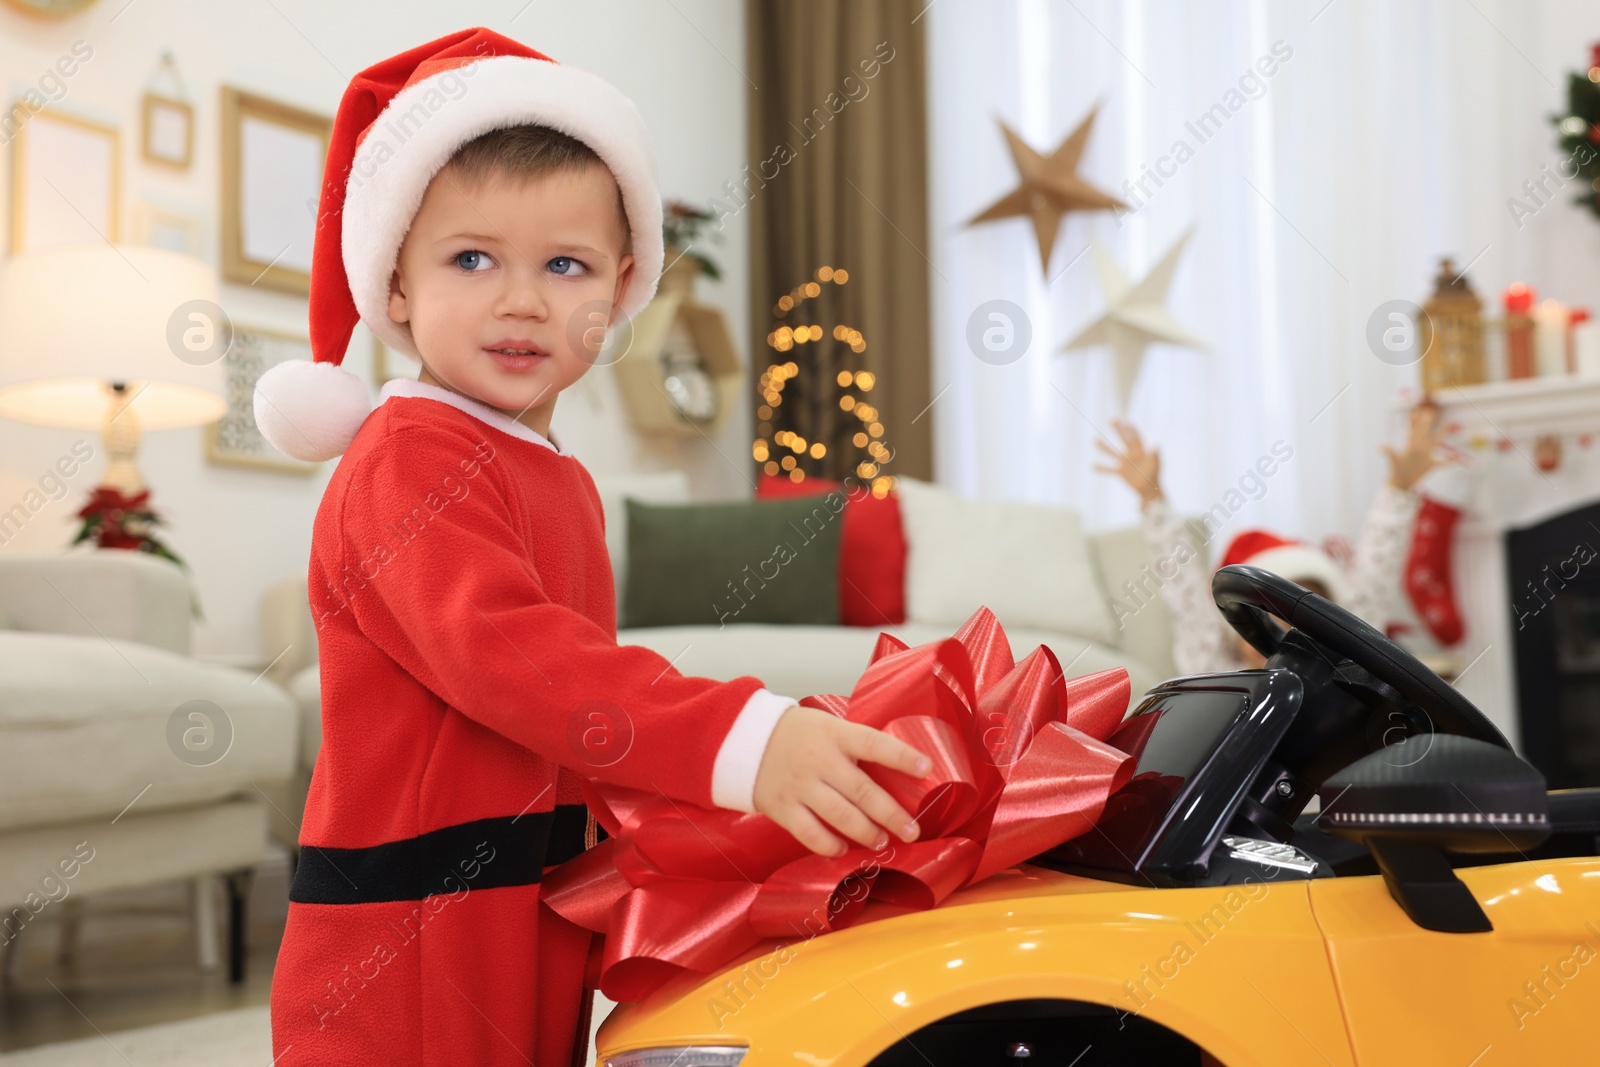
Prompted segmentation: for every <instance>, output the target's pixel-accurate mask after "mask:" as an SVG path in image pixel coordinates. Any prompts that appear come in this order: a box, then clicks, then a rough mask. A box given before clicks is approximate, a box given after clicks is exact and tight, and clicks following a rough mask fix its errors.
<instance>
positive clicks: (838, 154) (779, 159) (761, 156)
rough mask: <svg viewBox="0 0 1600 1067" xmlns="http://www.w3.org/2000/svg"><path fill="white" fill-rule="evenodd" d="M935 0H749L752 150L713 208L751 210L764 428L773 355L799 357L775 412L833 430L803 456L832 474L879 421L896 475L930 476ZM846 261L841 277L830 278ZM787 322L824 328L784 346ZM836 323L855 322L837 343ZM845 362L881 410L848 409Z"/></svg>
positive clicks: (755, 363)
mask: <svg viewBox="0 0 1600 1067" xmlns="http://www.w3.org/2000/svg"><path fill="white" fill-rule="evenodd" d="M925 2H926V0H878V2H873V3H852V2H847V0H804V2H801V0H748V3H747V18H746V25H747V27H748V63H747V67H746V69H747V70H748V71H749V78H750V81H751V82H752V84H751V85H750V87H749V89H748V91H747V97H748V100H749V141H750V145H751V149H750V151H751V155H752V159H751V162H750V165H749V166H748V167H747V168H746V170H745V172H744V174H743V175H742V176H741V178H740V180H739V181H738V182H734V183H729V184H728V185H727V186H725V188H724V195H723V197H722V198H720V201H719V203H718V204H717V205H715V210H717V211H719V212H722V211H727V210H743V211H748V212H750V213H751V215H750V232H751V256H750V292H751V318H752V328H753V335H752V337H751V345H750V351H751V352H752V353H753V355H752V358H751V363H752V374H751V377H752V389H753V393H752V398H751V403H752V406H754V407H756V409H757V413H758V417H757V419H756V420H755V422H756V426H757V434H758V436H759V435H760V434H761V426H762V423H763V420H762V419H761V418H760V414H761V411H762V406H763V405H766V406H767V408H768V409H769V410H770V409H771V408H772V405H770V404H769V403H768V399H769V398H768V397H766V396H763V395H762V392H763V391H762V389H761V387H760V382H759V381H758V380H757V379H758V378H759V376H760V375H761V373H762V372H763V370H765V368H766V367H767V366H768V365H769V363H772V362H778V363H784V362H788V361H793V362H794V363H795V365H796V369H797V371H798V372H799V373H798V376H797V377H795V378H793V379H791V380H789V381H787V382H786V383H785V387H784V389H783V391H782V394H781V397H780V399H781V406H780V407H779V409H777V410H772V412H771V414H772V418H770V419H767V420H765V421H766V422H767V423H768V424H769V425H770V426H772V427H774V428H783V427H787V428H789V429H791V430H794V431H795V432H797V433H799V434H800V436H801V437H802V438H803V439H804V440H805V441H806V442H808V443H817V442H821V443H823V444H824V445H825V446H826V448H827V451H826V452H825V454H824V455H823V456H822V457H820V459H818V458H813V457H812V456H810V454H809V450H808V451H807V452H806V453H803V454H801V455H799V456H796V457H794V458H796V459H797V460H798V461H799V463H800V464H801V466H802V468H803V469H806V470H808V471H809V472H811V473H816V474H820V475H824V476H827V477H832V478H840V477H843V476H844V475H845V474H847V473H853V472H854V466H855V462H856V461H857V460H858V459H860V458H861V454H860V453H859V451H858V450H857V448H856V447H854V446H853V445H852V443H851V439H852V438H853V437H854V436H855V434H857V433H865V432H866V431H865V429H864V427H865V426H867V425H868V424H869V423H870V422H872V421H876V422H878V423H879V424H880V425H881V428H882V429H881V436H880V437H877V438H872V439H871V440H874V441H876V442H878V443H880V444H881V445H882V447H883V449H884V450H885V453H886V454H889V455H892V460H891V461H890V462H889V463H888V464H887V465H886V466H884V467H883V469H882V473H883V474H904V475H910V476H912V477H917V478H924V479H927V478H931V477H932V434H931V426H932V420H931V419H930V418H929V416H928V414H927V412H926V409H927V407H928V403H929V400H930V399H931V398H930V394H929V391H928V381H929V355H928V353H929V338H928V331H929V323H930V319H929V310H928V259H927V249H928V235H927V219H928V199H927V170H928V160H927V137H926V129H927V122H926V109H925V100H926V77H927V74H926V67H925V62H924V43H923V26H924V22H925V20H924V19H921V18H919V17H918V16H919V14H920V12H921V9H922V7H923V6H924V4H925ZM822 268H827V270H825V271H824V272H823V273H824V275H825V277H823V278H820V279H819V276H818V274H817V271H818V270H819V269H822ZM840 269H842V270H844V271H845V272H846V278H847V280H846V281H845V282H844V283H843V284H837V283H836V282H835V281H833V280H830V279H833V278H835V277H836V275H835V272H836V271H838V270H840ZM807 283H810V284H813V285H815V286H816V287H817V289H818V295H817V296H816V297H814V298H810V299H809V300H802V301H801V304H800V306H799V307H797V308H796V309H793V310H792V311H791V312H790V313H789V314H787V315H779V314H778V313H777V312H778V309H777V307H776V303H777V301H778V300H779V299H780V298H781V297H783V296H784V295H786V294H789V293H790V292H791V291H792V290H795V289H796V288H797V287H800V286H804V285H806V284H807ZM801 296H802V297H803V296H804V294H803V293H802V294H801ZM784 325H788V326H790V327H791V332H793V327H795V326H802V327H804V326H817V327H820V328H821V329H822V330H823V331H824V333H823V336H822V338H821V340H820V342H805V343H799V344H793V345H792V347H790V348H789V349H788V350H787V351H778V350H775V349H774V348H772V347H771V346H770V345H769V343H768V335H769V334H770V333H772V332H774V331H775V330H776V329H778V328H780V327H782V326H784ZM835 327H841V328H844V329H848V330H852V331H856V333H855V334H847V335H846V339H845V340H840V339H838V338H835V337H834V336H833V333H834V328H835ZM857 334H858V335H859V336H857ZM852 341H855V342H857V343H856V344H855V345H852V343H851V342H852ZM791 343H792V342H791ZM857 349H859V350H857ZM841 370H844V371H862V370H864V371H866V372H868V373H869V374H870V375H871V378H869V379H865V380H866V381H867V382H868V383H869V384H870V388H869V389H868V390H866V391H864V392H863V391H861V390H860V389H859V388H858V387H856V388H852V389H851V390H850V392H851V394H852V401H853V400H854V399H857V398H859V399H860V400H862V401H863V402H869V403H870V405H871V406H872V408H874V409H876V410H875V411H874V412H873V414H874V415H875V416H876V418H874V419H870V420H867V421H862V420H861V419H859V418H857V417H854V416H853V413H852V412H847V411H845V410H843V409H841V408H840V406H839V402H838V401H839V392H840V390H839V386H838V383H837V375H838V373H839V372H840V371H841ZM856 380H861V379H856ZM773 461H775V460H773ZM761 466H762V464H761V463H760V462H758V463H757V467H758V469H759V468H760V467H761Z"/></svg>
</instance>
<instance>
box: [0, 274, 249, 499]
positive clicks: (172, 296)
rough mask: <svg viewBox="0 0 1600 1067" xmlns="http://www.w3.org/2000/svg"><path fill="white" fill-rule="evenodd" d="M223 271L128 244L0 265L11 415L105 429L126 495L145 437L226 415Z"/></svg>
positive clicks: (0, 375) (5, 408)
mask: <svg viewBox="0 0 1600 1067" xmlns="http://www.w3.org/2000/svg"><path fill="white" fill-rule="evenodd" d="M217 296H218V286H217V277H216V273H215V272H214V271H213V270H212V269H211V268H210V267H209V266H207V265H206V264H205V263H204V262H202V261H201V260H199V259H196V258H195V257H193V256H189V255H184V254H182V253H179V252H172V251H169V250H167V249H164V248H156V247H153V246H147V245H129V244H110V243H98V244H71V245H56V246H52V247H48V248H42V249H38V250H36V251H29V252H22V253H19V254H18V255H15V256H12V257H11V258H10V259H8V260H5V261H4V262H3V263H0V415H5V416H7V417H9V418H13V419H18V420H21V421H23V422H31V423H35V424H38V425H41V426H65V427H71V428H81V429H99V430H100V435H101V439H102V441H103V442H104V446H105V450H106V457H107V461H106V469H105V473H104V474H103V475H102V476H101V484H102V485H103V486H109V487H112V488H115V489H118V490H120V491H121V492H122V493H123V494H125V495H127V496H132V495H134V494H135V493H138V492H139V491H140V490H141V489H142V487H143V479H142V477H141V476H140V474H139V470H138V468H137V467H136V466H135V464H134V456H135V454H136V453H137V452H138V449H139V435H140V433H141V431H143V430H169V429H176V428H179V427H184V426H198V425H202V424H204V423H208V422H212V421H214V420H216V419H219V418H221V417H222V416H223V414H225V413H226V411H227V406H228V405H227V401H226V400H225V399H224V397H225V392H224V386H223V374H222V355H223V353H224V352H225V351H226V350H227V347H228V344H229V343H230V342H231V340H232V330H231V327H230V326H229V325H228V322H227V318H226V316H225V315H224V314H223V312H222V309H221V307H219V306H218V304H217Z"/></svg>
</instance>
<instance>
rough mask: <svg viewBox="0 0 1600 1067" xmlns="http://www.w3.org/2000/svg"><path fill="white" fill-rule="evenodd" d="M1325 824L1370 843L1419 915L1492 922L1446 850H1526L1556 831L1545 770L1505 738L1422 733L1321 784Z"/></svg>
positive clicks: (1439, 922) (1466, 926)
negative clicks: (1492, 740) (1496, 741)
mask: <svg viewBox="0 0 1600 1067" xmlns="http://www.w3.org/2000/svg"><path fill="white" fill-rule="evenodd" d="M1321 795H1322V796H1323V797H1324V798H1326V803H1325V805H1324V807H1323V809H1322V812H1321V814H1320V815H1319V816H1318V818H1317V824H1318V825H1319V826H1320V827H1321V828H1322V829H1324V830H1326V831H1328V832H1329V833H1333V834H1338V835H1339V836H1340V837H1344V838H1348V839H1350V840H1352V841H1357V842H1360V843H1361V844H1363V845H1365V846H1366V848H1367V850H1368V851H1369V852H1371V853H1372V858H1373V859H1374V860H1376V861H1377V863H1378V869H1379V870H1380V871H1382V872H1383V881H1384V884H1385V885H1387V886H1388V887H1389V894H1390V896H1392V897H1394V899H1395V902H1396V903H1398V904H1399V905H1400V907H1401V908H1402V909H1404V911H1405V913H1406V914H1407V915H1409V916H1410V917H1411V919H1412V921H1413V922H1415V923H1416V924H1417V925H1418V926H1421V927H1423V928H1424V929H1427V930H1438V931H1441V932H1444V933H1481V932H1483V931H1486V930H1492V929H1494V926H1493V924H1492V923H1490V922H1489V917H1488V916H1487V915H1486V914H1484V911H1483V908H1482V907H1481V906H1480V905H1479V904H1478V901H1477V899H1476V898H1475V897H1473V895H1472V893H1471V892H1470V891H1469V890H1468V889H1467V887H1466V886H1465V885H1463V884H1462V883H1461V880H1460V879H1458V878H1457V877H1456V875H1455V871H1453V870H1452V869H1451V868H1450V861H1449V859H1447V858H1446V856H1445V853H1447V852H1457V853H1496V852H1520V851H1521V850H1523V849H1526V848H1532V847H1533V846H1535V845H1537V844H1539V843H1540V842H1541V841H1543V840H1544V839H1545V838H1546V837H1548V836H1550V816H1549V799H1548V796H1547V795H1546V791H1545V781H1544V776H1543V775H1541V774H1540V773H1539V772H1538V771H1537V770H1535V769H1534V768H1533V767H1531V766H1529V765H1528V764H1527V763H1525V762H1524V761H1523V760H1522V759H1521V758H1519V757H1518V756H1517V755H1516V754H1515V753H1512V752H1510V751H1507V750H1506V749H1504V748H1501V747H1500V746H1498V745H1491V744H1489V743H1488V742H1485V741H1477V740H1474V739H1472V738H1470V737H1458V736H1456V735H1454V734H1422V735H1419V736H1415V737H1410V738H1407V739H1406V740H1405V741H1404V742H1402V743H1400V744H1397V745H1392V746H1389V747H1386V748H1382V749H1379V750H1378V751H1377V752H1373V753H1371V754H1370V755H1367V756H1364V757H1362V758H1361V759H1359V760H1357V761H1356V762H1355V763H1352V764H1351V765H1350V766H1348V767H1346V768H1345V769H1344V770H1342V771H1340V772H1338V773H1337V774H1335V775H1333V776H1332V777H1330V778H1329V779H1328V780H1327V781H1326V782H1324V783H1323V784H1322V789H1321Z"/></svg>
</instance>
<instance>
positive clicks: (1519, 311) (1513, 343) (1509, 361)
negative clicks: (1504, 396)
mask: <svg viewBox="0 0 1600 1067" xmlns="http://www.w3.org/2000/svg"><path fill="white" fill-rule="evenodd" d="M1533 297H1534V292H1533V290H1532V289H1530V288H1528V287H1527V286H1526V285H1523V284H1522V283H1521V282H1515V283H1513V284H1512V285H1510V286H1507V288H1506V291H1505V293H1504V295H1503V296H1502V297H1501V300H1502V301H1503V302H1504V303H1505V309H1506V377H1508V378H1532V377H1533V319H1531V318H1529V317H1528V309H1529V308H1531V307H1533Z"/></svg>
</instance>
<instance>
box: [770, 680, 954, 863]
mask: <svg viewBox="0 0 1600 1067" xmlns="http://www.w3.org/2000/svg"><path fill="white" fill-rule="evenodd" d="M861 760H866V761H867V762H869V763H881V764H882V765H883V766H885V767H888V768H890V769H892V770H896V771H900V772H901V773H903V774H909V775H911V776H912V777H913V778H921V777H922V776H924V775H926V774H927V773H928V772H929V770H930V769H931V768H932V761H930V760H929V759H928V757H927V756H924V755H923V754H922V753H920V752H918V751H917V750H916V749H914V748H912V747H911V746H910V745H908V744H906V743H905V742H904V741H901V740H899V739H898V738H895V737H891V736H890V735H889V734H886V733H884V732H883V731H882V730H874V729H873V728H872V727H870V726H862V725H861V724H860V723H855V722H850V721H848V720H846V719H841V718H839V717H838V716H835V715H830V714H829V713H828V712H826V711H823V710H821V709H820V708H808V707H804V706H803V705H800V704H795V705H793V706H792V707H790V708H789V710H788V711H785V712H784V713H783V715H782V716H781V717H780V718H779V719H778V725H777V726H776V727H775V728H774V729H773V731H772V738H771V740H769V741H768V742H767V750H766V753H765V754H764V755H763V756H762V757H761V766H760V767H759V768H758V769H757V770H756V782H755V793H754V800H755V806H756V810H757V811H759V812H760V813H761V814H763V815H765V816H766V817H767V818H769V819H771V820H772V821H773V822H775V823H777V824H778V825H779V826H781V827H783V828H784V829H785V830H787V831H789V832H790V833H791V834H793V835H794V836H795V837H796V839H798V840H799V842H800V843H801V844H802V845H805V846H806V847H807V848H809V849H810V850H811V851H813V852H818V853H821V854H822V855H824V856H839V855H843V853H844V852H845V851H846V849H847V848H848V847H849V846H848V845H846V844H845V843H844V842H843V841H840V840H839V838H838V837H837V836H836V835H835V834H833V833H830V832H829V830H828V826H825V825H823V822H822V820H824V819H826V820H827V822H828V824H829V825H831V826H833V827H835V828H837V829H838V830H839V831H840V832H841V833H843V834H845V835H846V836H847V837H849V838H851V839H853V840H854V841H856V842H858V843H860V844H862V845H864V846H866V847H867V848H872V849H880V848H883V847H884V846H885V845H887V844H888V843H889V836H888V834H886V833H885V832H884V831H885V830H888V831H889V833H892V834H894V835H895V836H896V837H898V838H900V839H901V840H902V841H913V840H915V839H916V837H917V834H918V833H919V832H920V831H919V829H918V827H917V824H916V820H914V819H913V818H912V817H911V815H910V813H909V812H907V811H906V810H905V809H904V808H902V807H901V806H900V805H899V804H898V803H896V801H895V799H894V798H893V797H891V796H890V795H889V794H888V793H887V792H885V791H884V789H883V787H882V786H880V785H878V783H876V782H874V781H873V780H872V779H871V778H869V777H867V775H866V772H865V771H863V770H862V769H861V768H860V767H858V766H856V764H857V762H859V761H861Z"/></svg>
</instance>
